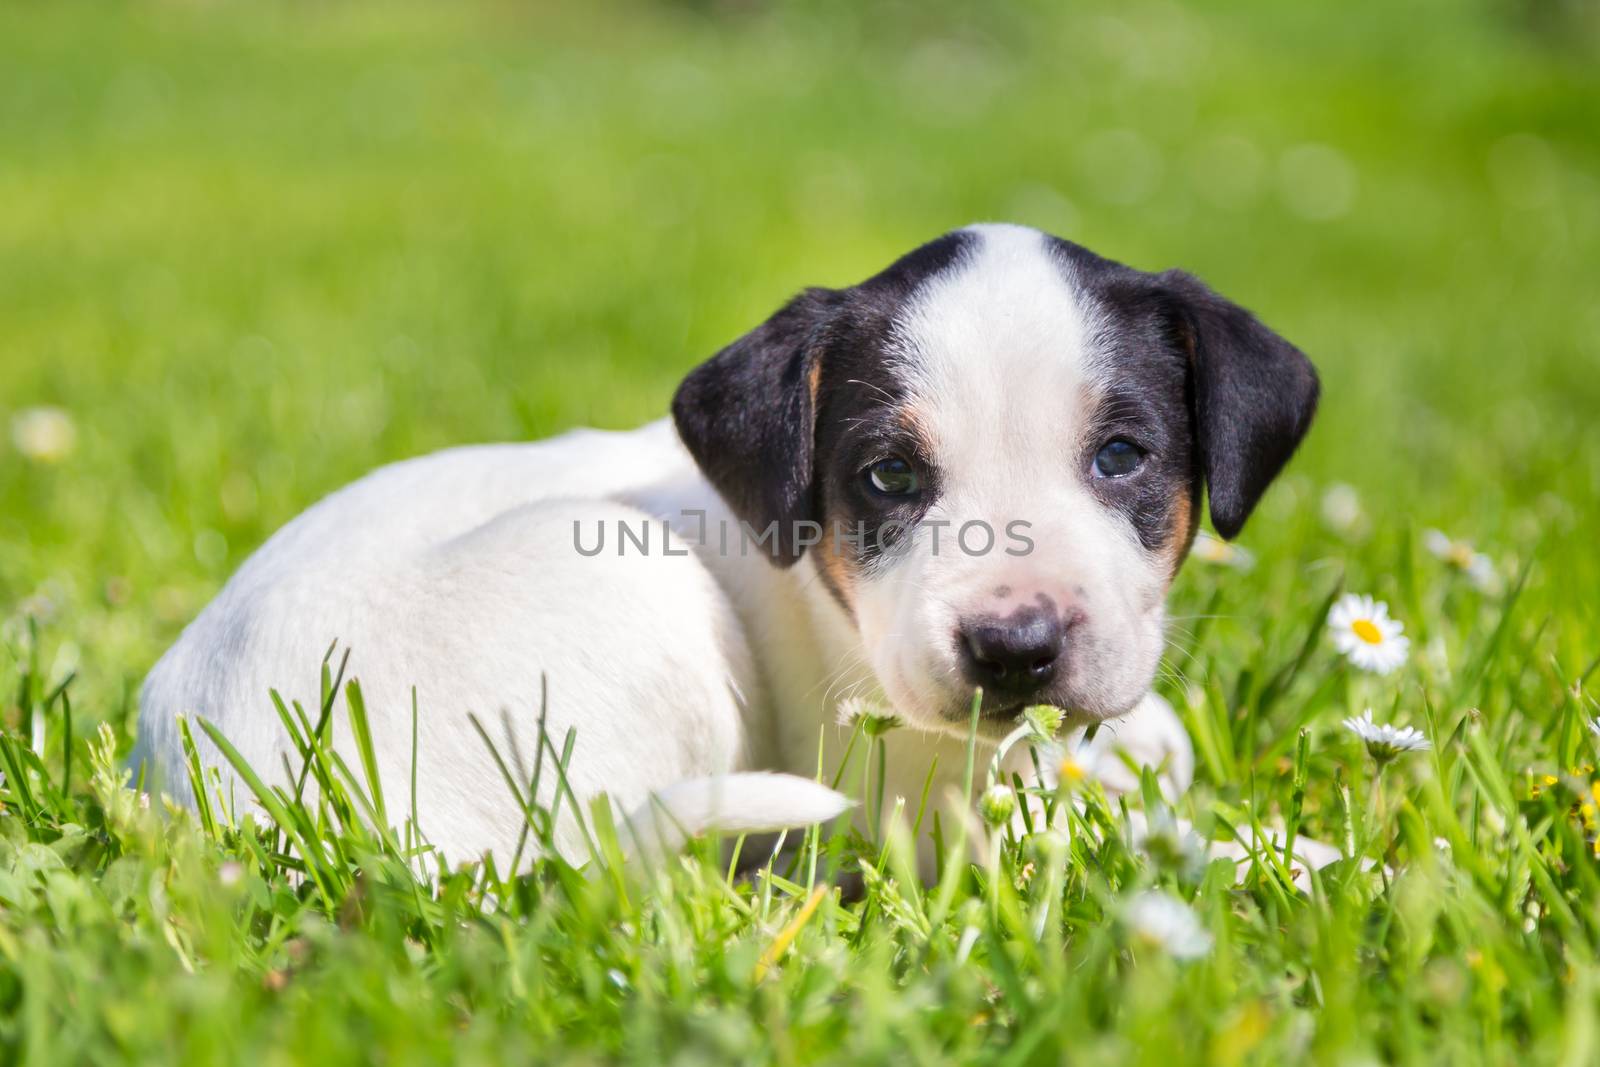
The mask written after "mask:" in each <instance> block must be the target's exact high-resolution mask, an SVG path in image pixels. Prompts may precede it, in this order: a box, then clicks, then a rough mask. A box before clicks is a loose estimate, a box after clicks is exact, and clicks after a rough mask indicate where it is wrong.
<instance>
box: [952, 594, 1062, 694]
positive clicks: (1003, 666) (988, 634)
mask: <svg viewBox="0 0 1600 1067" xmlns="http://www.w3.org/2000/svg"><path fill="white" fill-rule="evenodd" d="M1065 642H1066V627H1065V626H1064V625H1062V622H1061V619H1060V617H1059V616H1058V615H1057V614H1056V613H1055V611H1054V610H1052V609H1050V608H1046V607H1043V606H1037V607H1025V608H1021V609H1019V610H1018V611H1016V612H1013V613H1012V614H1010V615H1007V616H1004V617H996V616H989V617H986V618H977V619H971V620H969V621H967V622H964V623H962V625H961V645H962V650H963V656H962V660H963V662H964V664H965V666H966V672H967V679H968V681H970V682H971V683H972V684H973V685H979V686H982V687H983V688H984V690H985V691H986V692H990V693H998V694H1003V695H1006V696H1019V695H1024V694H1028V693H1033V692H1036V691H1038V690H1039V689H1042V688H1044V686H1045V685H1046V684H1047V683H1048V682H1049V681H1050V679H1051V678H1052V677H1053V676H1054V675H1055V672H1056V660H1057V659H1059V658H1060V656H1061V652H1062V648H1063V646H1064V644H1065Z"/></svg>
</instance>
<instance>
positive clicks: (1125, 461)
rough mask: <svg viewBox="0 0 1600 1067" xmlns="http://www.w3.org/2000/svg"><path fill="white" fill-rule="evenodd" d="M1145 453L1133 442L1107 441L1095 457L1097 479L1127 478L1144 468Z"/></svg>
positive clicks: (1118, 439) (1120, 439)
mask: <svg viewBox="0 0 1600 1067" xmlns="http://www.w3.org/2000/svg"><path fill="white" fill-rule="evenodd" d="M1144 457H1145V451H1144V449H1142V448H1140V447H1139V446H1138V445H1136V444H1134V443H1133V442H1132V441H1124V440H1123V439H1122V438H1120V437H1119V438H1117V439H1116V440H1115V441H1107V442H1106V443H1105V444H1104V445H1103V446H1101V448H1100V451H1099V452H1097V453H1095V457H1094V475H1095V477H1096V478H1126V477H1127V476H1128V475H1130V474H1132V473H1133V472H1134V471H1136V470H1138V469H1139V468H1140V467H1142V466H1144Z"/></svg>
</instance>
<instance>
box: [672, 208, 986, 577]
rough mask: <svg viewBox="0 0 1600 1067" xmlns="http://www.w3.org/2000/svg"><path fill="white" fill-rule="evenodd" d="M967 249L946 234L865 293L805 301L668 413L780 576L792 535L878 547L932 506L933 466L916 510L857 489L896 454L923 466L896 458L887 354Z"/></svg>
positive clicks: (695, 376)
mask: <svg viewBox="0 0 1600 1067" xmlns="http://www.w3.org/2000/svg"><path fill="white" fill-rule="evenodd" d="M972 240H973V238H972V236H971V235H970V234H965V233H960V232H957V233H952V234H947V235H945V236H944V237H940V238H939V239H937V240H935V241H932V242H929V243H928V244H926V245H923V246H922V247H921V248H918V249H916V250H915V251H913V252H911V253H909V254H908V255H906V256H903V257H901V258H900V259H899V260H897V261H895V263H893V264H892V265H891V266H890V267H889V268H888V269H886V270H884V271H882V272H880V273H879V274H876V275H874V276H873V277H871V278H869V279H867V280H866V281H864V282H862V283H861V284H859V285H855V286H851V287H850V288H848V289H840V290H830V289H808V290H807V291H806V292H804V293H802V294H800V295H799V296H797V297H795V298H794V299H793V300H791V301H790V302H789V303H788V304H787V305H785V306H784V307H783V309H782V310H780V311H779V312H778V313H777V314H776V315H774V316H773V317H772V318H770V319H768V320H767V321H766V322H765V323H763V324H762V325H761V326H759V327H757V328H756V329H755V330H754V331H752V332H751V333H749V334H747V335H745V336H744V337H742V338H740V339H739V340H737V341H735V342H734V343H733V344H731V345H729V346H728V347H727V348H724V349H723V350H722V351H721V352H719V353H717V354H716V355H715V356H714V357H712V358H711V359H710V360H709V361H708V362H706V363H704V364H702V365H701V366H700V367H698V368H696V369H695V370H694V371H692V372H691V373H690V374H689V376H688V378H686V379H685V380H684V382H683V384H682V385H681V386H680V387H679V388H678V392H677V395H676V396H675V397H674V398H673V403H672V414H673V419H674V420H675V422H676V423H677V427H678V434H679V436H680V437H682V438H683V441H684V443H685V444H686V445H687V446H688V448H689V451H690V453H691V454H693V456H694V458H695V461H696V462H697V463H699V465H700V469H701V470H703V471H704V472H705V474H706V477H707V478H709V479H710V481H711V484H712V485H714V486H715V487H716V489H717V491H718V492H719V493H721V494H722V497H723V499H724V500H726V501H727V502H728V505H729V506H730V507H731V508H733V510H734V512H735V514H737V515H738V516H739V518H740V519H741V520H742V521H744V522H746V523H748V524H750V525H751V526H752V527H755V528H756V529H757V530H758V531H759V530H764V529H766V528H768V527H769V525H771V524H772V523H776V524H777V529H778V538H777V542H776V546H775V552H774V557H773V559H774V562H776V563H778V564H779V565H780V566H788V565H790V564H792V563H794V562H795V560H797V559H799V557H800V554H801V552H803V551H804V546H803V544H797V543H796V542H797V538H796V537H795V536H794V530H795V528H796V524H797V523H800V522H815V523H818V524H819V525H822V526H823V534H822V536H823V537H826V538H834V537H841V538H845V537H848V538H851V539H852V542H853V541H854V539H856V538H857V537H860V540H861V543H863V544H865V545H868V546H875V545H876V544H877V543H878V542H879V541H880V540H885V541H888V540H892V536H891V537H887V538H885V537H880V533H881V529H882V527H883V526H884V525H885V524H887V523H891V522H902V521H914V519H915V518H916V517H917V516H919V515H920V514H921V509H922V508H925V506H926V501H927V500H928V499H931V498H930V497H928V496H927V495H926V494H927V492H928V491H930V490H931V488H932V486H933V484H934V479H933V472H932V470H931V467H930V469H928V470H927V471H926V472H925V474H924V486H925V491H924V493H923V494H922V495H921V496H919V497H918V498H917V499H918V500H921V501H922V502H923V503H922V504H921V506H920V507H917V506H914V502H913V501H903V502H898V503H895V504H893V505H892V506H887V507H885V506H883V505H884V504H886V503H888V502H886V501H884V500H882V499H881V498H871V497H870V496H869V494H867V493H866V490H865V483H864V482H861V481H860V479H859V478H858V477H856V476H857V475H858V474H859V473H860V472H861V471H862V470H863V469H864V468H865V467H866V466H867V465H869V464H871V463H872V462H873V461H874V460H877V459H881V458H884V457H885V456H887V455H889V454H891V453H892V452H895V451H899V452H900V454H904V455H906V458H908V459H915V458H917V457H915V456H913V455H912V454H911V453H910V452H905V451H902V450H905V449H914V448H915V447H916V446H915V443H914V442H912V441H910V440H909V439H908V435H907V434H906V432H905V427H904V426H903V425H902V424H901V423H900V421H899V419H898V413H899V404H900V403H901V401H902V400H903V399H904V398H903V393H902V390H901V387H900V384H899V383H898V382H897V381H895V380H894V378H893V376H892V375H891V374H889V372H888V370H887V361H886V359H885V358H884V352H885V348H886V346H887V345H888V344H889V341H890V331H891V330H892V329H893V325H894V322H895V320H896V318H897V317H898V316H899V314H900V312H901V310H902V309H903V307H904V306H905V303H906V301H907V300H908V299H910V297H911V295H912V294H913V293H915V292H916V290H917V288H918V287H919V286H920V285H921V284H922V283H923V282H924V281H926V280H927V279H928V278H930V277H932V276H933V275H935V274H937V273H939V272H940V271H942V270H945V269H948V268H949V267H950V266H951V264H953V263H954V262H955V261H956V260H957V259H958V257H959V256H960V255H961V252H962V249H963V248H965V247H966V245H967V244H968V243H969V242H971V241H972ZM813 388H814V389H815V395H814V396H813ZM921 458H922V459H923V460H926V461H928V462H930V464H931V457H927V456H922V457H921ZM824 516H826V517H827V518H826V521H825V520H824ZM892 529H893V526H891V531H892ZM863 533H864V535H865V536H864V537H861V536H860V535H862V534H863ZM843 547H844V549H845V554H847V555H851V554H854V552H853V551H852V547H851V545H848V544H847V545H844V546H843Z"/></svg>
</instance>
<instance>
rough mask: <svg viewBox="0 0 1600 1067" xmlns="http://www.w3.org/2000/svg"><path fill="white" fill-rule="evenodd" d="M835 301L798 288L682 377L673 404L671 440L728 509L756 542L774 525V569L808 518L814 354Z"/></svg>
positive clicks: (795, 550)
mask: <svg viewBox="0 0 1600 1067" xmlns="http://www.w3.org/2000/svg"><path fill="white" fill-rule="evenodd" d="M839 299H840V294H839V293H837V292H836V291H834V290H831V289H807V290H806V291H805V292H803V293H801V294H800V295H799V296H797V297H795V298H794V299H793V300H791V301H789V303H787V304H785V305H784V306H783V307H782V308H781V309H779V311H778V312H777V314H775V315H773V316H772V317H771V318H770V319H768V320H767V321H766V322H764V323H762V324H761V325H760V326H758V327H756V328H755V329H754V330H752V331H750V332H749V333H747V334H745V335H744V336H743V337H741V338H739V340H737V341H735V342H733V344H731V345H729V346H728V347H727V348H724V349H723V350H722V351H720V352H718V353H717V354H716V355H715V356H712V357H711V358H710V359H709V360H707V361H706V362H705V363H702V364H701V365H700V366H698V367H696V368H695V369H694V370H693V371H691V372H690V373H689V376H688V377H687V378H685V379H684V380H683V384H682V385H680V386H678V392H677V394H676V395H675V396H674V397H673V398H672V419H673V422H675V423H676V424H677V427H678V436H679V437H681V438H682V439H683V443H684V444H685V445H687V446H688V448H689V452H690V453H691V454H692V455H693V456H694V458H695V462H696V463H698V464H699V465H700V469H701V470H702V471H704V472H705V475H706V477H707V478H709V479H710V480H711V484H712V485H713V486H715V487H716V490H717V492H719V493H721V494H722V498H723V499H724V500H726V501H727V502H728V505H729V507H731V508H733V511H734V513H735V514H736V515H738V517H739V518H740V520H742V521H743V522H745V523H748V524H749V525H750V526H751V527H752V528H753V530H754V533H755V536H757V537H760V536H762V535H763V534H765V532H766V530H767V529H768V528H769V527H770V526H771V525H772V524H773V523H776V524H777V526H776V529H777V539H776V544H775V545H774V546H773V549H772V551H773V557H772V558H773V562H775V563H777V564H778V565H779V566H782V567H787V566H789V565H791V564H793V563H794V562H795V561H796V560H798V559H799V558H800V554H801V553H802V552H803V551H804V550H805V546H804V545H803V544H799V545H797V544H796V543H795V542H796V540H797V538H796V530H795V527H796V524H797V523H800V522H803V521H807V520H811V521H815V511H816V500H815V488H814V485H813V479H812V453H813V451H814V448H815V444H814V442H815V438H816V410H815V407H816V396H815V391H816V381H817V373H818V371H819V370H820V367H821V365H820V363H819V362H818V358H819V350H820V348H821V346H822V340H823V337H824V334H825V331H826V329H827V326H828V323H829V321H830V319H831V318H832V316H833V313H834V310H835V308H836V307H837V306H838V303H839ZM769 543H770V542H769Z"/></svg>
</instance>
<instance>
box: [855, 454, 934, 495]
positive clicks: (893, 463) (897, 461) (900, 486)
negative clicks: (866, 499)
mask: <svg viewBox="0 0 1600 1067" xmlns="http://www.w3.org/2000/svg"><path fill="white" fill-rule="evenodd" d="M866 474H867V484H868V485H870V486H871V487H872V491H873V492H874V493H877V494H878V495H879V496H911V495H912V494H914V493H915V492H916V491H917V490H918V489H921V488H922V480H921V479H920V478H918V477H917V470H916V468H915V467H913V466H912V465H911V464H910V463H908V462H907V461H905V460H904V459H901V458H900V457H899V456H890V457H889V458H888V459H880V460H878V462H876V463H874V464H873V465H872V466H870V467H868V468H867V471H866Z"/></svg>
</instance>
